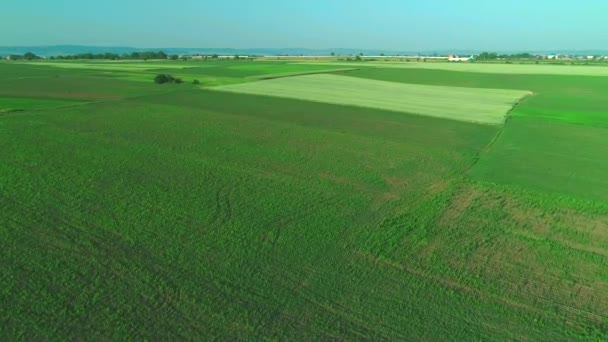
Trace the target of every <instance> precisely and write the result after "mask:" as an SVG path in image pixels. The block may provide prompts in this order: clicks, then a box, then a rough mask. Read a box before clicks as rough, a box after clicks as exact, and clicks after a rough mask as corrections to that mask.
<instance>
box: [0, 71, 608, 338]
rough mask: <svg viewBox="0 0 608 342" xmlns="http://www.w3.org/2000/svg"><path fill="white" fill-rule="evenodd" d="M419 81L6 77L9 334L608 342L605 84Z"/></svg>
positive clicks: (534, 78)
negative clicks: (180, 81)
mask: <svg viewBox="0 0 608 342" xmlns="http://www.w3.org/2000/svg"><path fill="white" fill-rule="evenodd" d="M422 64H423V63H410V64H405V63H404V64H399V65H386V64H383V63H359V64H358V63H352V64H349V63H341V64H340V63H291V62H268V61H263V62H258V61H255V62H254V61H205V62H203V61H197V62H195V61H188V62H186V61H171V62H168V61H167V62H165V61H148V62H144V61H138V62H82V61H73V62H30V63H26V62H24V63H15V62H0V81H2V82H1V84H0V151H2V163H0V241H1V242H0V244H1V245H0V262H1V264H2V268H3V272H2V273H0V301H1V302H2V303H3V305H2V306H0V321H1V322H2V324H1V325H0V336H1V337H2V339H3V340H9V339H25V340H45V339H50V340H64V339H74V338H78V337H81V336H90V337H92V338H94V339H124V337H125V336H129V337H131V338H133V339H161V340H173V339H197V340H200V339H210V338H215V339H219V338H224V339H299V340H309V339H313V340H317V339H349V340H351V339H352V340H358V339H393V340H394V339H397V340H403V339H411V340H446V339H448V340H452V339H453V340H480V339H484V340H485V339H493V340H494V339H499V340H504V339H513V340H515V339H517V340H522V339H523V340H564V339H589V340H602V339H607V338H608V315H607V314H606V313H607V312H608V270H607V269H606V268H605V265H606V263H607V262H608V196H607V194H606V192H605V191H604V189H606V187H607V186H608V162H607V161H606V158H605V156H606V155H608V145H607V143H606V139H605V138H606V136H608V116H607V115H608V114H607V113H608V102H606V101H605V95H604V94H605V89H608V77H603V75H608V73H607V72H606V71H605V70H604V69H602V67H585V66H576V67H574V66H573V67H564V69H560V70H559V71H557V69H556V68H561V66H546V65H539V66H532V65H530V66H526V69H525V72H523V71H522V72H517V70H516V69H514V68H511V67H510V66H501V65H483V64H476V65H474V69H466V68H464V67H461V66H453V65H451V64H447V63H446V64H445V65H444V64H440V63H436V64H437V65H438V66H437V67H432V68H431V67H426V66H423V65H422ZM430 64H431V63H429V65H430ZM433 65H434V64H433ZM472 67H473V66H472ZM513 67H515V66H513ZM566 68H568V70H574V68H576V70H575V71H567V72H566V71H564V70H566ZM448 69H449V70H448ZM159 73H166V74H171V75H173V76H176V77H181V78H183V79H184V80H185V83H184V84H181V85H178V84H166V85H156V84H154V83H153V82H152V79H153V78H154V76H155V75H156V74H159ZM195 79H197V80H200V81H201V83H202V84H201V85H195V84H192V81H193V80H195ZM9 109H10V111H8V110H9ZM2 110H6V112H2ZM505 117H506V119H505Z"/></svg>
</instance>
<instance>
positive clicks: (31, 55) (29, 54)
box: [23, 52, 40, 61]
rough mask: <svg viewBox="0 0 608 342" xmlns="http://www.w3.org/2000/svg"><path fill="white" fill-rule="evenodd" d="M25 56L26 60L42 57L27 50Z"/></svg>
mask: <svg viewBox="0 0 608 342" xmlns="http://www.w3.org/2000/svg"><path fill="white" fill-rule="evenodd" d="M23 58H24V59H26V60H28V61H31V60H33V59H40V57H38V56H36V55H34V54H33V53H31V52H26V53H25V54H24V55H23Z"/></svg>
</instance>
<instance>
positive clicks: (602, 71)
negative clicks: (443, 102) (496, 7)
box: [303, 62, 608, 76]
mask: <svg viewBox="0 0 608 342" xmlns="http://www.w3.org/2000/svg"><path fill="white" fill-rule="evenodd" d="M303 64H307V63H303ZM313 64H326V65H339V66H351V67H353V66H366V67H381V68H409V69H431V70H446V71H460V72H476V73H488V74H523V75H578V76H608V67H605V66H588V65H548V64H489V63H448V62H426V63H422V62H410V63H395V62H386V63H382V62H364V63H344V62H334V63H326V62H321V63H313Z"/></svg>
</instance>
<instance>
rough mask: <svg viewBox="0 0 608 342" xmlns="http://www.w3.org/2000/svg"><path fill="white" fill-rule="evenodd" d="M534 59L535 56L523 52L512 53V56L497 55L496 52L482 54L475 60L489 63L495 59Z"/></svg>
mask: <svg viewBox="0 0 608 342" xmlns="http://www.w3.org/2000/svg"><path fill="white" fill-rule="evenodd" d="M530 58H535V56H533V55H531V54H529V53H527V52H524V53H514V54H498V53H496V52H482V53H480V54H479V55H478V56H477V57H476V58H475V59H476V60H478V61H491V60H496V59H530Z"/></svg>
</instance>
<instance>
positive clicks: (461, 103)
mask: <svg viewBox="0 0 608 342" xmlns="http://www.w3.org/2000/svg"><path fill="white" fill-rule="evenodd" d="M216 90H221V91H228V92H236V93H243V94H254V95H265V96H278V97H287V98H295V99H300V100H308V101H316V102H326V103H333V104H342V105H352V106H359V107H367V108H378V109H385V110H392V111H396V112H405V113H412V114H418V115H427V116H433V117H441V118H449V119H453V120H461V121H470V122H480V123H487V124H501V123H503V122H504V120H505V116H506V114H507V112H509V111H510V109H511V108H512V107H513V106H514V105H515V103H516V102H518V101H519V100H520V99H521V98H522V97H524V96H526V95H527V94H529V93H528V92H524V91H513V90H500V89H492V90H488V89H471V88H456V87H441V86H422V85H408V84H400V83H394V82H385V81H372V80H363V79H360V78H354V77H345V76H334V75H323V74H321V75H307V76H298V77H288V78H281V79H274V80H268V81H263V82H256V83H244V84H238V85H229V86H223V87H218V88H216Z"/></svg>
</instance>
